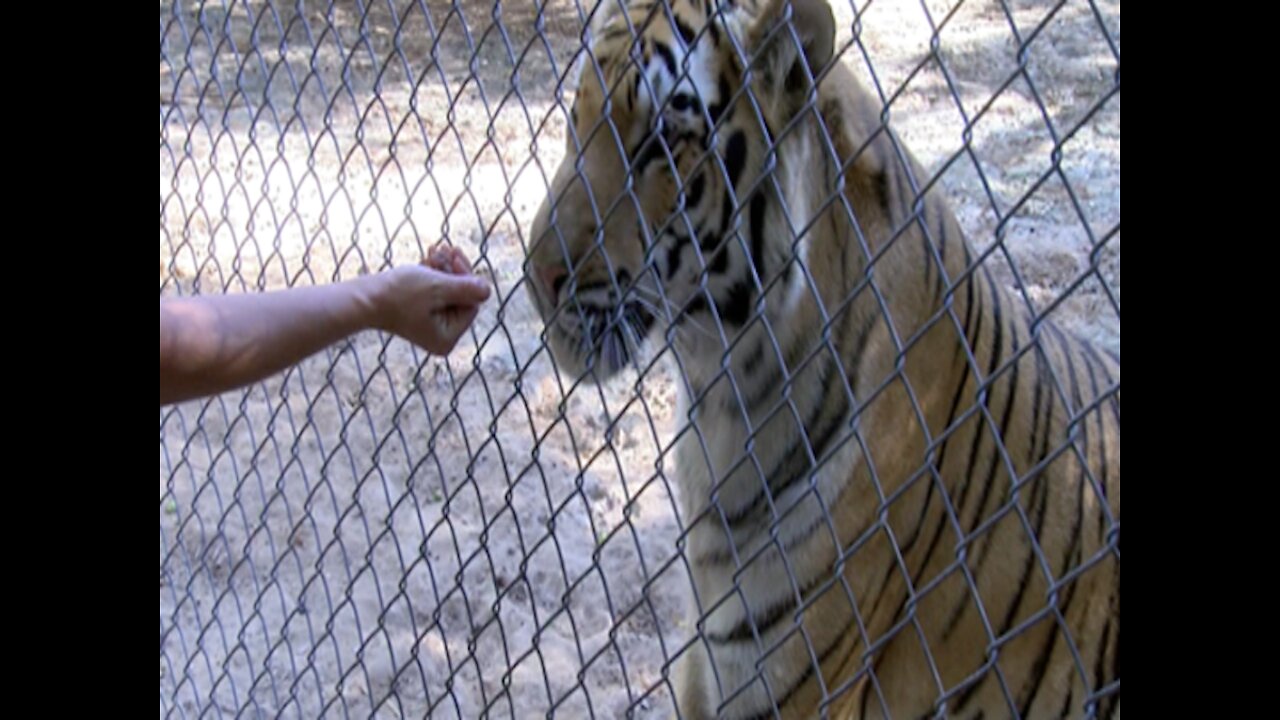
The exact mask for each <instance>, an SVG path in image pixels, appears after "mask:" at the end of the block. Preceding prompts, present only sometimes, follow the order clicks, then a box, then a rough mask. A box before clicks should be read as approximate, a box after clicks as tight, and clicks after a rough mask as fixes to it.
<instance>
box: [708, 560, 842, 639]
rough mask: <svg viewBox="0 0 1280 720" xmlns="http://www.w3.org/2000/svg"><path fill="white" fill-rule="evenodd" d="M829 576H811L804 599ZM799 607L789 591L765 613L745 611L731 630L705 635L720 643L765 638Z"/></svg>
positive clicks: (806, 585)
mask: <svg viewBox="0 0 1280 720" xmlns="http://www.w3.org/2000/svg"><path fill="white" fill-rule="evenodd" d="M827 577H828V576H827V575H824V574H822V573H817V574H815V575H814V576H813V577H811V578H809V580H808V582H806V583H805V584H804V586H803V587H801V588H800V597H801V598H802V599H803V600H805V601H808V599H809V593H811V592H813V589H814V588H816V587H817V586H818V585H820V584H822V583H824V582H825V581H826V580H827ZM798 607H799V605H797V604H796V594H795V593H790V592H789V593H787V594H786V597H784V598H783V600H782V602H780V603H778V604H776V605H774V606H772V607H770V608H768V609H766V611H765V612H764V613H763V614H760V615H754V616H753V615H751V614H750V613H743V617H742V620H741V621H740V622H738V624H737V625H735V626H733V629H731V630H730V631H729V632H727V633H723V634H717V635H712V634H710V633H708V634H707V635H706V636H705V637H706V638H707V640H708V641H710V642H713V643H717V644H720V645H725V644H728V643H734V642H743V641H749V640H754V639H755V637H756V635H759V636H760V639H761V640H763V639H764V636H765V634H766V633H768V632H769V630H770V629H771V628H773V626H774V625H776V624H778V621H780V620H782V619H783V618H784V617H787V616H788V615H790V614H791V613H793V612H795V610H796V608H798ZM757 618H758V619H757ZM753 628H754V630H755V632H754V633H753V632H752V629H753Z"/></svg>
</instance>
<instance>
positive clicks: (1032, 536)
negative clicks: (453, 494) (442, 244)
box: [527, 0, 1120, 718]
mask: <svg viewBox="0 0 1280 720" xmlns="http://www.w3.org/2000/svg"><path fill="white" fill-rule="evenodd" d="M596 15H597V16H596V18H595V22H594V24H593V29H592V33H593V35H592V39H591V49H592V52H591V56H592V57H593V58H594V60H588V61H586V62H585V63H584V68H583V69H582V71H581V72H580V77H579V84H578V87H577V93H576V97H575V101H574V104H573V107H572V110H571V113H570V123H571V126H570V128H569V132H567V133H566V135H567V136H568V149H567V153H566V157H565V160H564V161H563V163H562V164H561V166H560V168H559V170H558V171H557V173H556V175H555V178H554V180H553V182H552V187H551V192H550V194H549V197H548V199H547V200H546V201H545V202H544V203H543V205H542V207H541V208H540V209H539V211H538V214H537V216H536V218H535V221H534V223H533V227H532V228H531V233H530V246H529V257H528V263H527V272H528V278H527V280H528V287H529V288H530V292H531V294H532V296H533V300H534V303H535V305H536V306H537V309H538V311H539V313H540V314H541V316H542V318H543V320H544V322H545V324H546V338H547V341H548V343H549V345H550V347H551V350H552V353H553V355H554V357H555V359H556V362H557V365H558V367H559V369H560V370H561V371H562V372H563V373H565V374H567V375H570V376H573V377H580V376H586V377H588V378H590V379H591V380H593V381H599V382H604V381H607V380H608V379H609V378H610V377H611V376H612V375H614V374H615V373H617V372H618V371H619V370H620V369H622V368H624V367H626V366H627V365H628V364H635V363H636V358H637V357H638V355H640V354H641V353H643V352H645V351H646V348H648V349H649V350H654V349H659V350H662V351H664V352H665V351H668V349H669V351H670V352H671V353H672V354H673V356H674V357H675V359H676V362H677V364H678V366H679V370H680V374H681V378H682V382H681V386H680V393H679V394H680V396H681V402H682V406H681V409H680V410H679V414H678V415H677V419H678V422H679V423H681V426H682V427H683V424H684V423H685V422H686V421H687V422H688V423H690V424H692V425H693V426H695V428H696V430H697V432H681V435H680V439H679V441H678V445H677V448H676V459H675V466H676V468H675V469H676V472H675V482H676V485H677V488H678V494H679V511H680V522H681V524H682V526H683V527H684V528H686V529H687V534H686V536H685V538H686V546H685V548H684V554H685V557H686V558H687V560H688V563H689V568H690V570H691V579H692V583H693V589H694V593H693V594H692V598H691V599H690V602H689V607H688V610H687V626H688V627H690V628H694V629H696V631H697V636H696V638H695V640H694V641H693V642H692V643H690V644H689V645H687V646H684V649H683V650H682V651H681V652H680V653H679V657H678V658H675V659H674V662H673V666H674V674H675V679H676V684H677V692H676V697H675V703H676V709H677V710H678V712H679V714H680V715H681V716H683V717H686V718H688V717H692V718H701V717H712V716H720V717H730V718H744V717H774V716H775V710H776V713H777V714H778V715H779V716H781V717H786V718H793V717H794V718H808V717H815V716H818V715H822V714H824V713H825V714H826V715H828V716H830V717H842V718H872V717H921V716H933V715H935V714H938V713H941V712H945V713H946V715H947V716H949V717H953V718H979V717H987V718H994V717H1011V716H1013V715H1014V713H1015V712H1017V713H1018V714H1019V715H1020V716H1021V717H1024V718H1027V717H1031V718H1040V717H1061V716H1082V715H1087V714H1089V713H1093V714H1095V715H1097V716H1099V717H1118V716H1119V712H1120V692H1119V688H1120V685H1119V681H1120V392H1119V383H1120V358H1119V356H1118V355H1117V354H1115V353H1112V352H1110V351H1108V350H1105V349H1102V348H1099V347H1095V346H1092V345H1089V344H1087V343H1085V342H1083V341H1081V340H1080V339H1078V338H1076V337H1074V336H1072V335H1070V334H1068V333H1067V332H1065V331H1063V330H1061V329H1060V328H1059V327H1058V326H1057V325H1055V324H1054V323H1053V322H1052V320H1051V319H1049V318H1037V317H1033V316H1032V315H1031V314H1030V312H1029V310H1028V308H1027V306H1026V303H1025V302H1023V301H1022V300H1021V299H1020V298H1019V297H1017V296H1015V295H1013V294H1011V293H1010V292H1009V291H1007V290H1006V289H1004V288H1002V287H1001V286H1000V285H999V284H998V283H997V282H996V281H995V280H994V278H993V276H992V275H991V272H990V270H989V269H988V268H987V266H986V265H984V264H983V263H982V262H981V260H980V258H979V256H978V255H977V254H976V253H975V252H974V251H973V250H972V248H971V247H970V245H969V244H968V242H967V241H966V239H965V238H964V234H963V232H962V230H961V228H960V227H959V225H958V224H957V222H956V219H955V217H954V215H953V214H952V212H951V211H950V209H949V208H948V207H947V205H946V203H945V200H944V199H943V198H942V197H941V193H940V192H939V191H938V190H935V189H932V188H933V187H934V186H935V185H936V183H925V182H924V181H926V180H927V179H928V177H929V176H928V175H927V174H926V173H925V172H924V171H923V170H922V169H921V167H920V166H919V165H918V164H917V163H916V161H915V160H914V159H913V158H912V156H911V155H910V153H909V152H908V151H907V149H906V148H905V146H903V144H902V142H901V140H900V139H899V138H898V137H897V136H896V135H894V133H893V132H892V130H891V129H890V128H888V127H886V126H885V125H884V123H883V122H882V119H881V118H882V114H881V106H880V103H879V102H878V101H877V100H876V99H875V98H874V97H873V96H871V95H870V94H869V93H867V92H866V91H865V90H864V89H863V88H862V87H860V86H859V84H858V82H857V81H856V80H855V78H854V76H853V74H852V72H851V71H850V70H849V69H848V68H847V67H845V66H844V65H843V64H842V63H841V62H840V60H839V59H838V58H836V57H834V55H835V53H834V36H835V32H834V30H835V25H834V21H833V18H832V13H831V10H830V7H829V6H828V5H827V4H826V2H825V0H793V2H784V1H777V0H761V2H759V3H756V2H753V1H752V0H738V2H736V3H733V2H730V3H726V4H719V5H716V4H712V3H710V2H698V1H691V0H675V2H673V3H672V4H671V5H670V13H669V14H668V13H667V12H666V11H665V10H664V9H663V5H662V4H661V0H658V2H657V3H654V2H651V0H631V2H630V3H628V4H626V5H625V7H622V6H621V5H620V4H619V3H615V2H612V1H610V2H605V3H602V4H601V5H600V6H599V8H598V9H597V11H596ZM633 28H634V32H636V33H638V35H634V34H633ZM921 187H925V188H930V189H929V190H928V191H927V192H925V193H924V194H922V195H921V194H919V191H918V190H917V189H918V188H921Z"/></svg>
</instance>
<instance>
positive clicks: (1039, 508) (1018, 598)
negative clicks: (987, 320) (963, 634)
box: [955, 347, 1053, 714]
mask: <svg viewBox="0 0 1280 720" xmlns="http://www.w3.org/2000/svg"><path fill="white" fill-rule="evenodd" d="M1038 350H1039V348H1038V347H1037V352H1036V354H1035V355H1036V376H1035V379H1034V380H1033V382H1035V386H1036V389H1035V398H1034V401H1033V403H1032V411H1031V415H1032V421H1031V422H1032V427H1031V435H1030V437H1029V438H1028V441H1027V447H1028V448H1029V449H1030V452H1029V454H1028V457H1027V464H1028V467H1032V468H1034V467H1035V466H1037V465H1039V464H1040V463H1041V462H1042V461H1043V460H1044V459H1045V457H1047V456H1048V454H1049V432H1048V428H1049V426H1050V425H1051V424H1052V422H1051V421H1052V411H1053V394H1052V393H1049V394H1048V396H1049V397H1048V400H1049V402H1048V404H1046V405H1045V412H1044V418H1045V420H1044V423H1045V428H1046V430H1045V433H1044V439H1043V440H1042V441H1041V443H1040V448H1039V450H1038V451H1037V450H1036V443H1035V439H1036V435H1037V428H1038V426H1039V424H1040V398H1041V394H1042V392H1043V388H1044V383H1045V382H1047V377H1046V372H1047V369H1046V368H1045V358H1044V354H1043V353H1042V352H1039V351H1038ZM1044 474H1045V473H1041V475H1042V476H1041V477H1039V478H1034V479H1033V478H1027V479H1026V481H1027V482H1035V483H1036V486H1035V489H1034V490H1032V492H1031V499H1030V502H1029V505H1030V507H1031V512H1032V518H1033V522H1034V524H1035V537H1033V538H1028V542H1027V559H1026V561H1025V562H1024V563H1023V567H1022V575H1021V577H1020V579H1019V581H1018V590H1017V592H1016V593H1014V596H1013V599H1012V600H1011V601H1010V603H1009V607H1008V609H1006V610H1005V615H1004V620H1003V621H1002V622H1001V623H1000V625H999V626H998V627H999V629H998V630H997V632H996V637H1002V636H1004V635H1005V634H1006V633H1008V632H1009V628H1011V627H1013V621H1014V619H1015V618H1016V617H1017V613H1018V610H1019V609H1020V608H1021V607H1022V600H1023V598H1024V597H1025V596H1026V594H1027V586H1028V585H1029V584H1030V580H1031V573H1032V572H1033V571H1034V569H1035V560H1036V552H1035V545H1036V544H1037V543H1039V541H1040V537H1041V536H1042V535H1043V534H1044V521H1045V516H1046V515H1047V514H1048V499H1049V484H1050V482H1052V480H1051V479H1050V478H1048V477H1044V476H1043V475H1044ZM990 677H991V676H990V675H987V676H986V677H985V678H983V679H980V680H978V681H977V682H975V683H974V684H972V685H970V686H969V687H967V688H965V690H964V692H962V693H960V696H959V697H958V698H957V701H956V707H955V712H956V714H960V713H962V712H963V711H964V708H965V706H966V705H968V703H969V701H970V700H972V699H973V696H974V693H975V692H977V690H978V688H979V687H981V686H982V684H983V683H984V682H986V681H987V680H988V679H990Z"/></svg>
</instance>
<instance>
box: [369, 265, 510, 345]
mask: <svg viewBox="0 0 1280 720" xmlns="http://www.w3.org/2000/svg"><path fill="white" fill-rule="evenodd" d="M382 277H383V279H384V282H383V286H384V287H383V288H382V292H380V293H378V297H379V299H378V300H377V301H376V303H375V304H376V305H377V306H378V309H379V311H378V316H379V318H380V321H379V327H380V328H381V329H383V330H386V331H387V332H391V333H394V334H396V335H399V336H400V337H402V338H404V339H406V340H408V341H410V342H412V343H413V344H415V345H418V346H419V347H421V348H423V349H425V350H427V351H428V352H430V353H432V354H434V355H448V354H449V352H450V351H451V350H453V348H454V346H455V345H457V343H458V340H459V338H461V337H462V333H464V332H466V330H467V328H468V327H470V326H471V323H472V321H474V320H475V318H476V314H477V313H478V312H479V311H480V305H481V303H483V302H484V301H485V300H487V299H488V297H489V284H488V283H487V282H485V281H484V280H483V279H482V278H480V277H478V276H476V275H474V274H472V272H471V263H470V262H469V261H468V260H467V256H466V254H465V253H463V252H462V251H461V250H459V249H458V248H456V247H450V246H447V245H444V244H443V243H439V244H437V245H436V246H435V247H433V248H432V249H431V251H430V253H429V254H428V256H427V258H426V259H425V260H423V261H422V263H421V264H419V265H405V266H401V267H398V268H394V269H392V270H389V271H388V272H386V273H385V274H384V275H383V276H382Z"/></svg>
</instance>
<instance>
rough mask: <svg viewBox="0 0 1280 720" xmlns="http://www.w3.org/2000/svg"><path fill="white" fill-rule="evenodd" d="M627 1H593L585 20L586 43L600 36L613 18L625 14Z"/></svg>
mask: <svg viewBox="0 0 1280 720" xmlns="http://www.w3.org/2000/svg"><path fill="white" fill-rule="evenodd" d="M628 2H629V0H597V2H595V3H594V4H595V8H594V9H593V10H592V14H591V17H590V20H588V22H587V38H586V40H587V43H586V44H587V45H590V44H591V43H592V42H593V41H594V40H595V38H598V37H600V35H601V34H602V33H603V32H604V30H605V28H607V27H608V26H609V25H610V24H611V23H612V22H613V21H614V20H617V19H618V18H620V17H622V16H623V15H625V14H626V12H627V6H628Z"/></svg>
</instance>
